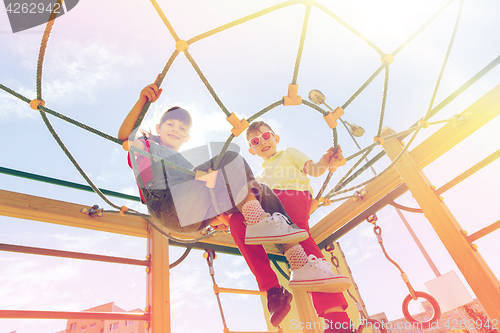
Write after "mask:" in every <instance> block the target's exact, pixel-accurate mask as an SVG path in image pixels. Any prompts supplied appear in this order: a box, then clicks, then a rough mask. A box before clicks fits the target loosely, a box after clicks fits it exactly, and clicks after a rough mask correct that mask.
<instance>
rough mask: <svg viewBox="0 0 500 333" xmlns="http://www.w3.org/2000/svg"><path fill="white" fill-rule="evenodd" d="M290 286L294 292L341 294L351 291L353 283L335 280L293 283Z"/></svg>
mask: <svg viewBox="0 0 500 333" xmlns="http://www.w3.org/2000/svg"><path fill="white" fill-rule="evenodd" d="M289 285H290V288H291V289H293V290H300V291H319V292H323V293H341V292H343V291H346V290H347V289H349V287H350V286H351V281H350V280H349V279H348V278H335V279H323V280H309V281H291V282H290V284H289Z"/></svg>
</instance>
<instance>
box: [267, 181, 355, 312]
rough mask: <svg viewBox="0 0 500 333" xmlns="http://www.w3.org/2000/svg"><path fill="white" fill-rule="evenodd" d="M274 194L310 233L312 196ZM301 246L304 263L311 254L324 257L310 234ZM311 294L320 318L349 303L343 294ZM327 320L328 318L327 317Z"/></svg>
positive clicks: (304, 194)
mask: <svg viewBox="0 0 500 333" xmlns="http://www.w3.org/2000/svg"><path fill="white" fill-rule="evenodd" d="M274 192H275V193H276V195H277V197H278V198H279V199H280V200H281V202H282V203H283V206H284V207H285V208H286V209H287V212H288V214H289V216H290V218H291V220H292V221H293V222H294V223H296V224H297V226H298V227H299V228H301V229H304V230H307V232H308V233H309V209H310V206H311V196H310V195H308V193H305V192H297V191H286V192H285V191H276V190H275V191H274ZM299 244H300V245H301V246H302V248H303V251H304V252H303V253H302V254H300V255H297V254H296V256H300V257H301V258H302V261H304V258H307V256H309V255H311V254H313V255H314V256H316V257H317V258H323V257H324V256H323V254H322V253H321V250H320V249H319V247H318V245H317V244H316V242H315V241H314V239H313V238H312V237H311V236H310V234H309V238H307V239H306V240H304V241H302V242H300V243H299ZM291 245H293V244H290V245H288V244H287V247H286V250H289V249H290V248H292V246H291ZM292 260H293V259H292ZM310 294H311V298H312V301H313V305H314V309H315V310H316V313H317V315H318V316H319V317H325V315H326V314H327V313H329V312H338V311H341V312H344V310H345V309H346V308H347V301H346V299H345V297H344V295H343V294H342V293H323V292H311V293H310ZM344 313H345V312H344ZM330 316H331V315H330ZM325 318H327V316H326V317H325ZM327 319H328V318H327Z"/></svg>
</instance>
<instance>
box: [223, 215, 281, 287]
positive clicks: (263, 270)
mask: <svg viewBox="0 0 500 333" xmlns="http://www.w3.org/2000/svg"><path fill="white" fill-rule="evenodd" d="M244 221H245V218H244V217H243V215H242V214H239V213H235V214H233V215H231V218H230V219H229V228H230V229H231V236H232V237H233V239H234V242H235V243H236V245H237V246H238V249H239V250H240V252H241V254H242V255H243V258H245V261H246V262H247V264H248V267H249V268H250V270H251V271H252V273H253V275H254V276H255V278H256V279H257V284H258V285H259V290H261V291H264V290H266V291H267V290H268V289H271V288H272V287H278V286H279V281H278V277H277V276H276V273H275V272H274V271H273V269H272V268H271V264H270V262H269V258H268V257H267V253H266V250H264V247H263V246H262V245H248V244H245V231H246V225H245V223H244Z"/></svg>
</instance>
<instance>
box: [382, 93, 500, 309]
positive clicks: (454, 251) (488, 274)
mask: <svg viewBox="0 0 500 333" xmlns="http://www.w3.org/2000/svg"><path fill="white" fill-rule="evenodd" d="M498 96H500V94H497V95H496V96H495V97H496V100H497V101H498V102H499V103H498V105H499V107H500V99H499V97H498ZM388 132H389V131H388ZM388 132H386V135H389V134H391V133H388ZM443 139H444V140H445V139H446V138H443ZM402 147H403V146H402V145H401V143H400V142H399V141H398V140H397V139H392V140H389V141H386V142H385V143H384V149H385V150H386V152H387V155H388V156H389V157H390V158H391V159H392V160H394V159H395V158H396V157H397V155H398V154H399V152H400V151H401V150H402ZM395 167H396V169H397V171H398V173H399V174H400V175H401V177H402V178H403V180H404V182H405V184H406V185H407V186H408V189H409V190H410V191H411V193H412V196H413V197H414V198H415V200H416V201H417V202H418V204H419V206H420V207H421V208H422V210H423V212H424V216H425V217H426V218H427V219H428V220H429V222H430V223H431V225H432V227H433V228H434V230H435V231H436V233H437V235H438V236H439V238H440V239H441V241H442V242H443V245H444V246H445V247H446V249H447V250H448V252H449V253H450V255H451V257H452V258H453V260H454V261H455V263H456V264H457V266H458V268H459V269H460V271H461V272H462V274H463V275H464V277H465V279H466V280H467V282H468V283H469V285H470V287H471V288H472V290H473V291H474V294H475V295H476V297H477V298H478V300H479V301H480V302H481V304H482V305H483V307H484V309H485V310H486V312H487V313H488V315H489V316H490V318H500V282H499V281H498V279H497V278H496V277H495V274H494V273H493V272H492V271H491V269H490V268H489V267H488V265H487V264H486V262H485V261H484V259H483V258H482V257H481V255H480V254H479V252H478V251H477V249H476V248H475V247H474V246H473V244H471V243H469V242H468V240H467V238H466V235H465V234H464V233H463V229H462V227H461V226H460V224H459V223H458V221H457V220H456V219H455V217H454V216H453V214H452V213H451V211H450V210H449V208H448V207H447V206H446V204H445V203H444V202H443V201H442V199H441V197H439V196H438V195H437V193H436V192H435V188H434V189H433V188H432V184H431V182H430V181H429V180H428V179H427V177H426V176H425V174H424V172H423V171H422V169H421V168H420V167H419V166H418V164H417V162H416V161H415V159H414V158H413V156H412V155H411V154H409V153H406V154H404V155H403V156H402V157H401V159H400V160H399V161H398V162H396V164H395Z"/></svg>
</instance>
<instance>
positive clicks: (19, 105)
mask: <svg viewBox="0 0 500 333" xmlns="http://www.w3.org/2000/svg"><path fill="white" fill-rule="evenodd" d="M18 92H19V93H20V94H21V95H23V96H25V97H27V98H34V97H36V93H35V92H34V91H32V90H29V89H25V88H23V87H21V88H20V89H19V90H18ZM0 105H1V107H0V118H2V119H10V118H21V119H36V118H37V116H38V113H37V112H38V111H34V110H33V109H31V107H30V106H29V105H28V104H27V103H25V102H23V101H21V100H20V99H18V98H16V97H14V96H12V95H10V94H7V93H5V92H4V91H2V92H1V93H0Z"/></svg>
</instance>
